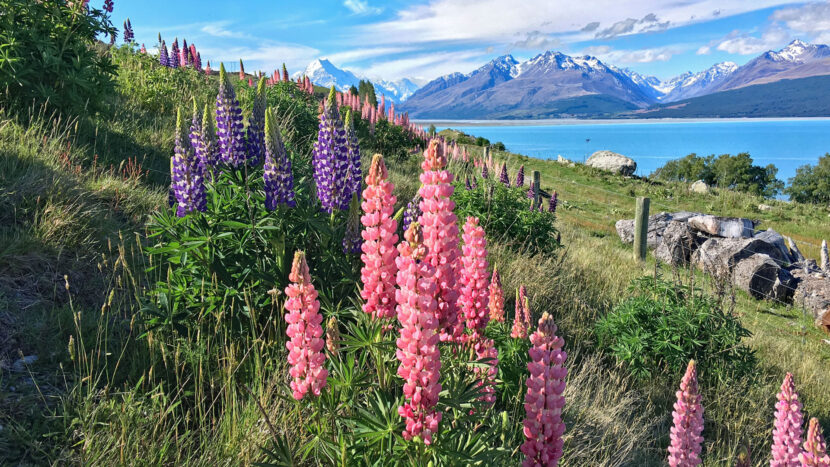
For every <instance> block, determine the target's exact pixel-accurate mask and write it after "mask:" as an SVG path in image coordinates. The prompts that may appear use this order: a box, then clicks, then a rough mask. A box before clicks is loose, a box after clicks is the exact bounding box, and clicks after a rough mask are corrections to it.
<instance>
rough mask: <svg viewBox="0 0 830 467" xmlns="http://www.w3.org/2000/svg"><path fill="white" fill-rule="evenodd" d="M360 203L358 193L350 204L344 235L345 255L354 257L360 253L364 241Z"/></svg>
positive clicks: (353, 196)
mask: <svg viewBox="0 0 830 467" xmlns="http://www.w3.org/2000/svg"><path fill="white" fill-rule="evenodd" d="M360 228H361V224H360V201H359V200H358V197H357V193H355V194H353V195H352V199H351V201H350V202H349V217H348V219H347V220H346V232H345V233H344V234H343V253H344V254H347V255H353V254H355V253H360V250H361V246H363V239H362V238H361V237H360Z"/></svg>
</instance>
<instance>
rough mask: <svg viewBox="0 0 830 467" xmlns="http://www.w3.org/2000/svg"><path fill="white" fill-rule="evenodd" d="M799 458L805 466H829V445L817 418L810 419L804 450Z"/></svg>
mask: <svg viewBox="0 0 830 467" xmlns="http://www.w3.org/2000/svg"><path fill="white" fill-rule="evenodd" d="M798 460H799V461H800V462H801V465H802V466H804V467H828V466H830V456H828V455H827V445H826V444H824V436H822V434H821V425H819V423H818V419H817V418H811V419H810V428H808V429H807V441H805V442H804V451H803V452H802V453H801V454H799V455H798Z"/></svg>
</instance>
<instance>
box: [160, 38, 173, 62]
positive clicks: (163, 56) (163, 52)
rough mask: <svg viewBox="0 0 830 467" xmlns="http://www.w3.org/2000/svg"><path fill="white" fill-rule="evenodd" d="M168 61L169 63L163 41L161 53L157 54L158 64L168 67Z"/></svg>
mask: <svg viewBox="0 0 830 467" xmlns="http://www.w3.org/2000/svg"><path fill="white" fill-rule="evenodd" d="M169 61H170V58H169V56H168V54H167V45H166V44H165V43H164V41H161V51H160V52H159V63H160V64H161V65H163V66H169V65H168V62H169Z"/></svg>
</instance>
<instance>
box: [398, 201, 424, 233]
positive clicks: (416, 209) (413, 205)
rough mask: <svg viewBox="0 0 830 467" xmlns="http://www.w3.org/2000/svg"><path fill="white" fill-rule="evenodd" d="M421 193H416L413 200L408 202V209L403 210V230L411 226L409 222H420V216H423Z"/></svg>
mask: <svg viewBox="0 0 830 467" xmlns="http://www.w3.org/2000/svg"><path fill="white" fill-rule="evenodd" d="M421 214H423V213H422V212H421V195H415V197H414V198H412V201H410V202H409V203H407V205H406V209H405V210H404V212H403V219H402V220H401V231H403V232H406V229H408V228H409V224H411V223H413V222H418V218H419V217H421Z"/></svg>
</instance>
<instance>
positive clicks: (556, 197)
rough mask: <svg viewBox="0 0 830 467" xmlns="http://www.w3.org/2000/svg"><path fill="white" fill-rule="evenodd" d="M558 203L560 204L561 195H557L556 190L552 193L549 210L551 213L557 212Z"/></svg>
mask: <svg viewBox="0 0 830 467" xmlns="http://www.w3.org/2000/svg"><path fill="white" fill-rule="evenodd" d="M557 204H559V195H557V194H556V192H555V191H554V192H553V194H552V195H550V202H549V203H548V212H549V213H551V214H555V213H556V205H557Z"/></svg>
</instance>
